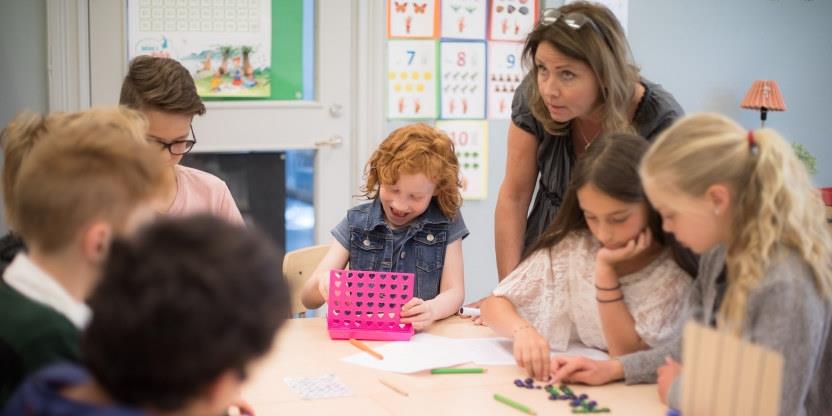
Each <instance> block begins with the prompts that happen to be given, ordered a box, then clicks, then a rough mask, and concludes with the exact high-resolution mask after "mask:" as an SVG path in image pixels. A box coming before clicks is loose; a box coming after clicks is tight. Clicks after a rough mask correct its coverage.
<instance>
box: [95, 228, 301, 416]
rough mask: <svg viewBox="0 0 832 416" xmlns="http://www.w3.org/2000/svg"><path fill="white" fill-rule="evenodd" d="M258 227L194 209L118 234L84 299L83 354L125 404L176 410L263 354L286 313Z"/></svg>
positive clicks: (276, 265) (277, 269) (274, 264)
mask: <svg viewBox="0 0 832 416" xmlns="http://www.w3.org/2000/svg"><path fill="white" fill-rule="evenodd" d="M276 253H277V250H276V248H275V247H274V245H273V244H272V243H271V242H270V241H269V240H267V238H266V237H264V236H262V235H261V234H260V233H259V232H255V231H252V230H246V229H244V228H241V227H238V226H235V225H231V224H229V223H226V222H225V221H223V220H221V219H218V218H215V217H211V216H207V215H200V216H194V217H190V218H186V219H175V220H174V219H166V220H160V221H158V222H156V223H155V224H152V225H150V226H148V227H147V228H145V229H143V230H141V231H140V232H139V233H138V235H137V236H136V237H135V238H132V239H127V240H116V241H115V242H114V243H113V245H112V248H111V252H110V257H109V259H108V261H107V263H106V265H105V268H104V275H103V277H102V279H101V282H100V284H99V285H98V287H97V288H96V290H95V291H94V293H93V295H92V297H91V298H90V300H89V305H90V308H91V309H92V312H93V314H92V316H93V317H92V320H91V322H90V324H89V327H88V328H87V329H86V331H85V332H84V333H83V335H82V337H81V356H82V361H83V363H84V365H85V366H86V367H87V368H88V369H89V371H90V372H91V374H92V375H93V377H94V378H95V379H96V381H97V382H98V383H100V385H101V386H102V387H103V388H104V389H105V390H106V391H107V392H108V393H109V394H110V395H111V396H112V397H113V399H115V400H116V401H118V402H120V403H123V404H126V405H130V406H152V407H153V408H156V409H159V410H161V411H173V410H179V409H181V408H183V407H184V406H185V404H186V403H188V402H189V401H191V400H193V399H194V398H195V397H197V396H198V394H199V393H200V392H201V391H202V390H203V389H204V388H205V387H206V386H207V385H208V384H209V383H211V382H213V381H214V380H215V379H216V378H217V377H219V376H220V375H221V374H222V373H224V372H226V371H228V370H237V371H239V374H240V377H241V378H245V376H246V374H245V369H246V366H247V365H248V364H250V363H251V362H252V361H253V360H254V359H256V358H258V357H260V356H262V355H264V354H265V353H267V352H268V351H269V350H270V348H271V346H272V342H273V339H274V336H275V333H276V332H277V330H278V329H279V328H280V327H281V325H282V324H283V323H284V321H285V320H286V319H287V317H288V316H289V309H290V303H289V297H290V295H289V287H288V284H287V283H286V281H285V280H284V279H283V276H282V274H281V259H280V258H279V257H278V255H277V254H276Z"/></svg>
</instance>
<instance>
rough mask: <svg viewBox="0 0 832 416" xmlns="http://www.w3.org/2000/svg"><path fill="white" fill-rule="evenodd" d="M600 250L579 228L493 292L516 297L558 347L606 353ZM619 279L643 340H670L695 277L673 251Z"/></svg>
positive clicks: (517, 303)
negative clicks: (598, 286) (574, 345)
mask: <svg viewBox="0 0 832 416" xmlns="http://www.w3.org/2000/svg"><path fill="white" fill-rule="evenodd" d="M600 248H601V244H600V243H599V242H598V240H596V239H595V238H594V237H593V236H592V234H591V233H589V232H588V231H576V232H574V233H572V234H570V235H569V236H567V237H566V238H564V239H563V241H561V242H560V243H558V244H557V245H555V246H553V247H550V248H548V249H545V248H544V249H540V250H537V251H535V252H534V253H532V254H531V255H530V256H529V257H528V258H527V259H525V260H524V261H523V262H522V263H520V265H519V266H517V268H516V269H514V271H513V272H511V274H509V275H508V276H507V277H506V279H505V280H503V281H502V282H500V285H499V286H497V288H496V289H494V292H493V293H494V295H495V296H503V297H505V298H506V299H508V300H509V301H511V303H512V304H513V305H514V307H515V308H516V309H517V312H518V313H519V314H520V315H521V316H522V317H523V318H525V319H526V320H528V321H529V322H530V323H531V324H532V325H534V327H535V328H536V329H537V330H538V332H540V334H541V335H543V337H545V338H546V339H547V340H548V341H549V346H550V347H551V348H552V349H554V350H556V351H564V350H566V348H567V346H568V345H569V341H570V340H573V341H579V342H581V343H582V344H584V345H586V346H588V347H593V348H598V349H602V350H605V351H606V350H607V342H606V340H605V339H604V332H603V328H602V327H601V316H600V314H599V313H598V304H597V302H596V300H595V295H596V292H595V255H596V253H597V252H598V250H599V249H600ZM619 282H620V283H621V291H622V294H623V295H624V303H625V304H626V305H627V309H629V311H630V314H631V315H632V316H633V320H634V321H635V326H636V328H635V329H636V332H637V333H638V335H639V336H640V337H641V339H642V340H643V341H644V342H645V343H646V344H647V345H650V346H654V345H657V344H659V343H661V342H662V341H663V340H664V339H666V338H668V337H669V336H670V335H671V332H672V329H673V326H674V324H675V322H676V319H677V317H678V316H679V314H680V312H681V308H682V302H683V300H684V298H685V296H686V295H687V291H688V290H689V289H690V287H691V278H690V276H689V275H688V274H687V273H686V272H685V271H684V270H682V269H681V268H680V267H679V266H678V265H677V264H676V262H675V261H673V258H672V255H671V253H670V250H668V249H665V250H664V251H663V252H662V253H661V254H660V255H659V256H658V257H657V258H656V259H655V260H653V262H652V263H650V264H649V265H647V267H645V268H644V269H642V270H640V271H638V272H636V273H633V274H630V275H627V276H624V277H621V278H620V279H619Z"/></svg>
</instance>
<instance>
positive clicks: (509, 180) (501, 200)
mask: <svg viewBox="0 0 832 416" xmlns="http://www.w3.org/2000/svg"><path fill="white" fill-rule="evenodd" d="M537 147H538V140H537V138H536V137H534V135H532V134H531V133H529V132H527V131H525V130H523V129H521V128H520V127H517V126H516V125H515V124H514V122H511V123H510V124H509V127H508V156H507V158H506V175H505V177H504V178H503V183H502V185H500V193H499V195H498V196H497V208H496V209H495V212H494V247H495V249H496V251H497V277H498V278H499V279H500V280H503V279H504V278H505V277H506V276H508V274H509V273H511V271H512V270H514V268H515V267H517V265H518V264H519V263H520V257H521V256H522V254H523V236H524V234H525V232H526V217H527V215H528V212H529V204H530V203H531V200H532V193H533V192H534V186H535V181H536V180H537V174H538V170H537Z"/></svg>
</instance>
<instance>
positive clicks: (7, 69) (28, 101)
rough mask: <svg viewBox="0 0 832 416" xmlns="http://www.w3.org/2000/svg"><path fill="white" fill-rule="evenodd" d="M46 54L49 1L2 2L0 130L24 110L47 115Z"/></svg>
mask: <svg viewBox="0 0 832 416" xmlns="http://www.w3.org/2000/svg"><path fill="white" fill-rule="evenodd" d="M46 51H47V45H46V1H45V0H0V57H2V58H1V59H0V97H2V99H0V126H5V125H6V124H7V123H8V122H9V120H11V119H12V118H13V117H14V115H15V114H17V113H18V112H19V111H21V110H23V109H29V110H32V111H36V112H41V113H43V112H46V110H47V108H48V103H49V101H48V95H47V84H46V79H47V78H46V71H47V68H46ZM1 158H2V157H0V159H1ZM0 166H1V165H0ZM0 212H2V202H0ZM0 232H2V233H4V234H5V232H6V223H5V220H4V219H3V216H2V215H0Z"/></svg>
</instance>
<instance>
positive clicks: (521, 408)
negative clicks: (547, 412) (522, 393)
mask: <svg viewBox="0 0 832 416" xmlns="http://www.w3.org/2000/svg"><path fill="white" fill-rule="evenodd" d="M494 400H496V401H498V402H500V403H503V404H505V405H507V406H511V407H513V408H515V409H517V410H519V411H521V412H523V413H525V414H527V415H536V414H537V413H535V412H534V410H532V409H531V408H529V407H528V406H525V405H522V404H520V403H517V402H515V401H514V400H511V399H509V398H508V397H505V396H501V395H499V394H497V393H494Z"/></svg>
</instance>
